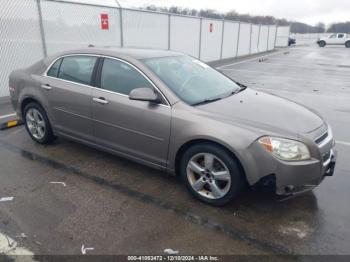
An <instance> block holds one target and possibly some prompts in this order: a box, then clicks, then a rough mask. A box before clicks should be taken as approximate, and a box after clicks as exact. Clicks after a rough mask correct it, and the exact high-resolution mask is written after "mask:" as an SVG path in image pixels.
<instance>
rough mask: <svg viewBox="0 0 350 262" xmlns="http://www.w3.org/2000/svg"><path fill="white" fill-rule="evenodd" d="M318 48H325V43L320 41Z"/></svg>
mask: <svg viewBox="0 0 350 262" xmlns="http://www.w3.org/2000/svg"><path fill="white" fill-rule="evenodd" d="M318 45H319V47H325V46H326V42H325V41H320V42H319V43H318Z"/></svg>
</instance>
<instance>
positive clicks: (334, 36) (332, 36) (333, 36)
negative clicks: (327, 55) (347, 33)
mask: <svg viewBox="0 0 350 262" xmlns="http://www.w3.org/2000/svg"><path fill="white" fill-rule="evenodd" d="M336 37H337V35H336V34H333V35H331V36H330V37H329V38H336Z"/></svg>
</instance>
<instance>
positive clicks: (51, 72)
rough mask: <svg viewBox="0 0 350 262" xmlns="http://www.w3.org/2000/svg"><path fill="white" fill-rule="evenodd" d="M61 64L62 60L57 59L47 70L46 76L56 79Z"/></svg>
mask: <svg viewBox="0 0 350 262" xmlns="http://www.w3.org/2000/svg"><path fill="white" fill-rule="evenodd" d="M61 62H62V58H60V59H58V60H57V61H56V62H55V63H54V64H53V65H52V66H51V67H50V69H49V71H47V75H48V76H52V77H57V75H58V70H59V69H60V65H61Z"/></svg>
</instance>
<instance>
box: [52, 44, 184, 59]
mask: <svg viewBox="0 0 350 262" xmlns="http://www.w3.org/2000/svg"><path fill="white" fill-rule="evenodd" d="M70 54H95V55H105V56H113V57H129V58H133V59H137V60H141V59H146V58H159V57H169V56H182V55H184V54H182V53H179V52H174V51H168V50H160V49H140V48H120V47H119V48H118V47H89V48H81V49H75V50H69V51H64V52H61V53H59V54H56V55H54V57H58V56H64V55H70Z"/></svg>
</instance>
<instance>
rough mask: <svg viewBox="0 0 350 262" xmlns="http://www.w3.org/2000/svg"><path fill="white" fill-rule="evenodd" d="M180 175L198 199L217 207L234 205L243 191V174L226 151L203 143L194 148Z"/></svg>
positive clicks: (183, 163) (189, 150)
mask: <svg viewBox="0 0 350 262" xmlns="http://www.w3.org/2000/svg"><path fill="white" fill-rule="evenodd" d="M180 175H181V177H182V180H183V181H184V183H185V184H186V187H187V189H188V190H189V191H190V193H191V194H192V195H193V196H194V197H196V198H197V199H199V200H201V201H203V202H205V203H208V204H211V205H215V206H222V205H225V204H227V203H229V202H230V201H232V200H233V199H234V198H235V197H236V196H237V195H238V194H239V193H240V192H241V190H242V189H243V187H244V179H243V172H242V171H241V168H240V167H239V164H238V163H237V160H236V159H235V158H234V157H233V156H232V155H231V154H230V153H229V152H227V150H225V149H224V148H222V147H220V146H217V145H214V144H210V143H203V144H197V145H194V146H192V147H190V148H189V149H188V150H187V151H186V152H185V154H184V155H183V157H182V159H181V163H180Z"/></svg>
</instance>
